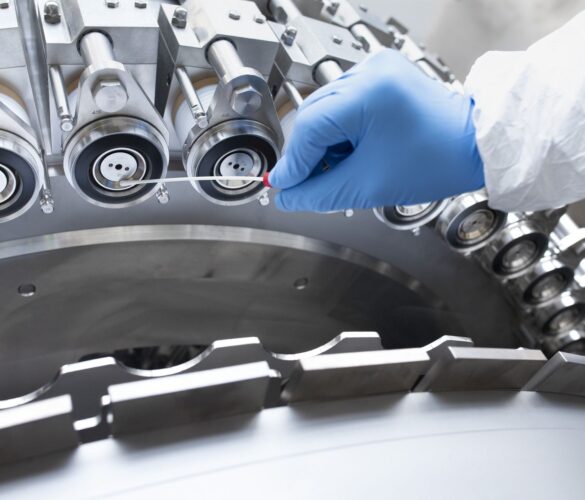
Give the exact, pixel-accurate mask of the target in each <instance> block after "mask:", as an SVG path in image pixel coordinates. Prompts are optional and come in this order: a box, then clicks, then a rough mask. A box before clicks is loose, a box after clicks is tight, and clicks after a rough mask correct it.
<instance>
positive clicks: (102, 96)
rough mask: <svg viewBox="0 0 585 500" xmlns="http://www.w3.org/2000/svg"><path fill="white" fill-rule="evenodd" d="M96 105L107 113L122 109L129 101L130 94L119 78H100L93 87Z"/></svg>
mask: <svg viewBox="0 0 585 500" xmlns="http://www.w3.org/2000/svg"><path fill="white" fill-rule="evenodd" d="M93 100H94V102H95V104H96V106H97V107H98V108H99V109H101V110H102V111H104V112H106V113H115V112H117V111H120V110H121V109H122V108H123V107H124V106H126V103H127V102H128V94H127V92H126V89H125V88H124V85H122V82H120V81H119V80H100V81H99V82H97V83H96V85H95V86H94V88H93Z"/></svg>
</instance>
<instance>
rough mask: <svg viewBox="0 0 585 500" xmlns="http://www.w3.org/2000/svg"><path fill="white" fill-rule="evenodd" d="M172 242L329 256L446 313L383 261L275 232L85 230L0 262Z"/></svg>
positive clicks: (21, 248) (24, 246)
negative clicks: (261, 247)
mask: <svg viewBox="0 0 585 500" xmlns="http://www.w3.org/2000/svg"><path fill="white" fill-rule="evenodd" d="M174 240H178V241H190V240H192V241H224V242H233V243H250V244H259V245H271V246H275V247H282V248H290V249H293V250H301V251H306V252H313V253H316V254H320V255H324V256H327V257H333V258H336V259H340V260H343V261H346V262H349V263H352V264H356V265H359V266H361V267H364V268H366V269H369V270H371V271H374V272H376V273H378V274H381V275H383V276H386V277H388V278H392V279H394V280H396V281H397V282H398V283H400V284H402V285H403V286H405V287H407V288H408V289H409V290H411V291H413V292H415V293H417V294H418V295H420V296H421V297H422V298H423V299H425V300H426V301H427V302H429V304H431V305H432V306H433V307H435V308H437V309H440V310H444V311H446V310H449V309H448V307H447V305H446V303H445V302H444V301H442V300H441V299H439V298H438V297H437V296H436V295H435V294H434V293H433V292H432V291H431V290H429V289H428V288H427V287H426V286H425V285H423V284H422V283H421V282H420V281H418V280H416V279H415V278H413V277H411V276H409V275H407V274H406V273H404V272H403V271H401V270H399V269H397V268H396V267H394V266H392V265H391V264H389V263H387V262H384V261H381V260H379V259H376V258H375V257H372V256H370V255H368V254H366V253H362V252H359V251H357V250H353V249H351V248H347V247H343V246H340V245H337V244H334V243H329V242H325V241H321V240H317V239H313V238H308V237H306V236H300V235H295V234H291V233H282V232H278V231H268V230H264V229H253V228H246V227H234V226H206V225H187V224H184V225H151V226H122V227H109V228H100V229H87V230H81V231H71V232H65V233H55V234H50V235H45V236H36V237H32V238H26V239H21V240H14V241H7V242H4V243H0V260H2V259H9V258H13V257H22V256H25V255H32V254H35V253H41V252H51V251H57V250H63V249H68V248H77V247H87V246H101V245H109V244H115V243H129V242H135V243H139V242H153V241H174Z"/></svg>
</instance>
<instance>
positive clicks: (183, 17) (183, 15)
mask: <svg viewBox="0 0 585 500" xmlns="http://www.w3.org/2000/svg"><path fill="white" fill-rule="evenodd" d="M172 23H173V26H174V27H175V28H179V29H185V28H186V27H187V9H185V8H184V7H177V8H176V9H175V12H174V13H173V20H172Z"/></svg>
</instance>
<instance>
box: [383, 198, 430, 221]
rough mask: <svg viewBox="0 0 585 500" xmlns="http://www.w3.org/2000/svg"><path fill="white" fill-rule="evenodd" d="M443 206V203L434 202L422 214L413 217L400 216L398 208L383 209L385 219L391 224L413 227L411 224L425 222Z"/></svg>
mask: <svg viewBox="0 0 585 500" xmlns="http://www.w3.org/2000/svg"><path fill="white" fill-rule="evenodd" d="M441 204H442V202H440V201H434V202H433V203H431V204H430V205H429V206H428V207H427V208H426V209H425V210H423V211H422V212H421V213H420V214H418V215H413V216H408V215H407V216H404V215H400V214H399V213H398V211H397V210H396V206H391V207H383V208H382V214H383V215H384V218H385V219H386V220H387V221H388V222H390V223H391V224H394V225H397V226H400V225H411V224H416V223H417V222H418V221H421V220H424V219H425V218H427V217H428V216H429V215H431V214H432V213H433V212H434V211H435V210H437V208H438V207H439V206H440V205H441ZM438 215H439V214H438V213H437V216H438Z"/></svg>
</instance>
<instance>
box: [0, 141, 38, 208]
mask: <svg viewBox="0 0 585 500" xmlns="http://www.w3.org/2000/svg"><path fill="white" fill-rule="evenodd" d="M0 163H1V164H2V165H4V166H5V167H7V168H9V169H10V170H12V172H13V173H14V174H15V175H16V177H17V179H18V184H19V186H20V187H19V189H18V194H17V199H16V200H14V202H13V203H11V204H10V205H7V206H6V208H5V209H3V208H2V206H1V205H0V219H2V218H4V217H10V216H11V215H14V214H15V213H17V212H19V211H20V210H22V209H23V208H24V207H26V205H27V204H28V203H30V200H31V198H33V197H34V196H35V193H36V190H37V182H39V181H38V179H37V177H36V176H35V171H34V168H33V166H32V165H30V164H29V163H28V162H27V161H26V160H25V159H24V158H23V157H22V156H20V155H17V154H16V153H15V152H13V151H9V150H8V149H0Z"/></svg>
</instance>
